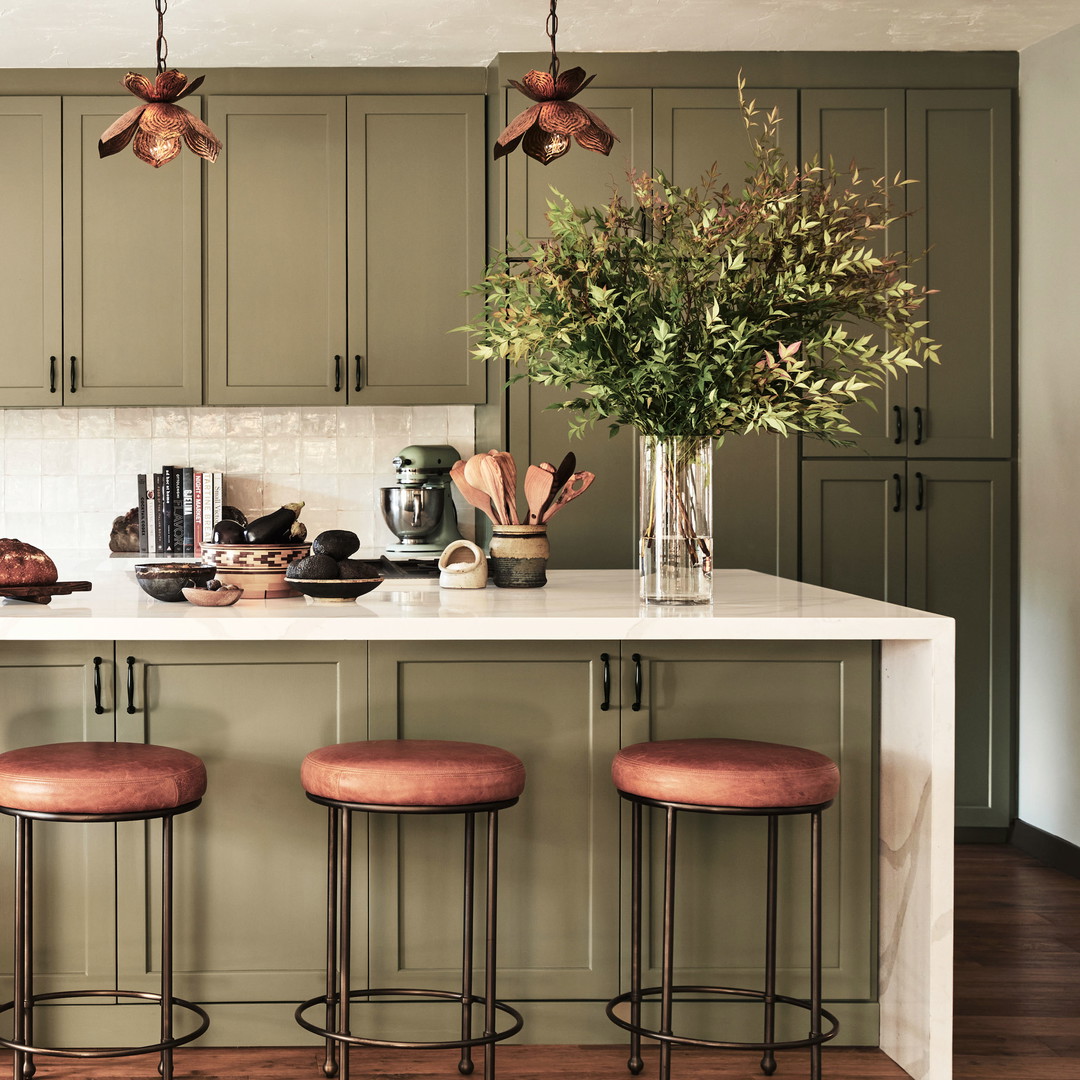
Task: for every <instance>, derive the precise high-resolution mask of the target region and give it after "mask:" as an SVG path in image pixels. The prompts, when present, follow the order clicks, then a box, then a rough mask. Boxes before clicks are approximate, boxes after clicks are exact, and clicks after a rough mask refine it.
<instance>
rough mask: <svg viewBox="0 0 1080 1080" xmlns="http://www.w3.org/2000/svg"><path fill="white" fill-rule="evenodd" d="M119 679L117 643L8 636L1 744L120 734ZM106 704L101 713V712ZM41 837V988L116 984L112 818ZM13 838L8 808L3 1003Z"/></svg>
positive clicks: (3, 819)
mask: <svg viewBox="0 0 1080 1080" xmlns="http://www.w3.org/2000/svg"><path fill="white" fill-rule="evenodd" d="M95 658H96V659H97V661H99V662H95ZM95 673H96V676H97V678H95ZM112 686H113V646H112V642H111V641H109V642H93V641H91V642H85V641H80V642H74V643H69V642H59V641H57V642H26V643H23V642H12V641H5V642H4V646H3V649H2V650H0V699H2V700H3V702H4V708H3V712H2V713H0V750H14V749H17V748H18V747H22V746H35V745H37V744H39V743H59V742H87V741H104V742H112V740H113V691H112ZM95 687H98V688H99V690H98V692H97V693H95ZM99 705H100V708H101V712H97V711H96V709H97V708H98V707H99ZM33 836H34V841H33V843H34V849H33V851H34V922H35V925H36V934H35V948H34V990H35V992H36V993H39V994H41V993H50V992H54V991H62V990H82V989H100V990H105V989H109V988H111V987H114V986H115V985H116V982H115V979H116V974H115V965H114V957H115V941H116V929H115V921H114V918H113V905H114V903H115V884H114V865H115V864H114V847H113V826H112V825H109V824H93V825H80V824H75V823H72V822H48V821H38V822H35V823H34V826H33ZM14 837H15V819H14V818H12V817H9V816H7V815H0V866H2V867H3V889H2V890H0V935H2V936H0V957H2V959H0V972H2V975H0V995H3V1000H5V1001H6V1000H9V999H10V998H11V993H12V979H11V971H12V966H13V965H12V944H11V927H12V925H13V922H12V920H13V913H12V903H13V900H14V895H15V890H14V876H15V871H14V849H15V845H14ZM79 1011H80V1010H71V1009H47V1010H43V1012H44V1013H45V1016H44V1017H43V1018H42V1021H41V1022H39V1024H38V1030H37V1032H36V1034H37V1035H38V1036H40V1037H41V1038H43V1039H50V1038H52V1037H54V1034H55V1032H56V1031H57V1027H56V1025H55V1024H54V1023H53V1020H55V1016H54V1014H57V1013H65V1014H71V1013H73V1012H79ZM6 1030H10V1027H9V1028H7V1029H6ZM67 1030H68V1029H67V1028H63V1031H64V1032H65V1033H66V1032H67ZM61 1037H62V1036H61Z"/></svg>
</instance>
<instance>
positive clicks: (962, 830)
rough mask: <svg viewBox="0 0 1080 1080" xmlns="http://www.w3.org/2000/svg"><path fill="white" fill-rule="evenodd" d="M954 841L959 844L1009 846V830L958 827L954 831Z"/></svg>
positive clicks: (969, 826)
mask: <svg viewBox="0 0 1080 1080" xmlns="http://www.w3.org/2000/svg"><path fill="white" fill-rule="evenodd" d="M953 839H954V840H955V841H956V843H958V844H1007V843H1008V842H1009V830H1008V829H1005V828H990V827H989V826H987V825H957V826H956V828H955V829H954V830H953Z"/></svg>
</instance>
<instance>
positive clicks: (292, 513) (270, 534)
mask: <svg viewBox="0 0 1080 1080" xmlns="http://www.w3.org/2000/svg"><path fill="white" fill-rule="evenodd" d="M303 507H304V504H303V503H302V502H295V503H286V504H285V505H284V506H283V507H281V509H280V510H275V511H274V512H273V513H272V514H265V515H263V517H261V518H256V519H255V520H254V521H249V522H248V527H247V528H246V529H245V530H244V539H245V540H246V541H247V542H248V543H249V544H283V543H285V542H286V541H287V540H288V538H289V529H290V528H292V524H293V522H294V521H296V519H297V517H298V516H299V514H300V511H301V510H302V509H303Z"/></svg>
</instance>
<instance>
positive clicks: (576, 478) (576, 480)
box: [541, 472, 596, 524]
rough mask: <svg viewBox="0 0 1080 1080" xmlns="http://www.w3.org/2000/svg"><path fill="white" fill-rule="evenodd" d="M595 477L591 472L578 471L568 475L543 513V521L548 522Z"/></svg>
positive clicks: (586, 488)
mask: <svg viewBox="0 0 1080 1080" xmlns="http://www.w3.org/2000/svg"><path fill="white" fill-rule="evenodd" d="M595 479H596V477H595V476H594V475H593V474H592V473H591V472H578V473H574V475H573V476H571V477H570V479H569V481H568V482H567V483H566V485H565V487H563V489H562V491H560V492H559V494H558V496H557V497H556V498H555V499H554V501H553V502H552V503H551V505H550V506H549V507H548V508H547V510H546V511H545V513H544V516H543V518H541V521H543V522H544V523H545V524H546V523H547V522H549V521H550V520H551V519H552V518H553V517H554V516H555V515H556V514H557V513H558V512H559V511H560V510H561V509H562V508H563V507H564V506H565V505H566V504H567V503H568V502H573V501H574V499H576V498H577V497H578V496H579V495H581V494H583V493H584V492H585V491H586V490H588V487H589V485H590V484H591V483H592V482H593V481H594V480H595Z"/></svg>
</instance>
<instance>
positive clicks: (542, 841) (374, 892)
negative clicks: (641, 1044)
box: [368, 642, 619, 1042]
mask: <svg viewBox="0 0 1080 1080" xmlns="http://www.w3.org/2000/svg"><path fill="white" fill-rule="evenodd" d="M370 649H371V652H370V660H371V670H370V686H371V700H370V731H371V737H372V738H390V739H393V738H424V739H432V738H435V739H439V738H448V739H461V740H465V741H469V742H483V743H489V744H493V745H496V746H501V747H503V748H504V749H506V750H510V751H511V752H513V753H515V754H517V755H518V756H519V757H520V758H521V759H522V760H523V761H524V763H525V767H526V770H527V773H528V778H527V781H526V786H525V793H524V795H523V796H522V798H521V801H520V802H519V803H518V804H517V805H516V806H514V807H511V808H510V809H508V810H505V811H503V812H502V813H501V814H500V826H499V836H500V840H499V843H500V848H499V867H500V889H499V988H498V989H499V996H500V997H502V998H505V999H507V1000H511V1001H529V1000H533V1001H544V1000H548V1001H550V1000H552V999H556V1000H563V1001H566V1000H567V999H581V998H588V999H593V1000H602V999H606V998H607V997H610V996H612V995H614V993H615V989H614V988H615V985H616V982H617V979H618V934H617V928H618V919H619V871H618V866H619V808H618V801H617V799H616V797H615V793H614V790H613V789H612V787H611V780H610V766H611V758H612V756H613V755H614V753H615V751H616V750H617V749H618V745H619V712H618V708H617V702H611V700H610V698H609V702H610V703H611V704H612V707H611V708H609V709H607V710H604V709H602V708H601V705H602V703H603V701H604V662H603V660H602V659H601V657H602V656H603V655H605V654H606V655H607V656H608V658H609V661H608V663H609V668H608V670H609V672H610V673H611V677H612V679H613V680H615V679H617V670H616V668H617V662H618V647H617V645H613V644H612V643H600V642H564V643H552V642H533V643H517V642H508V643H503V644H494V643H479V642H474V643H470V644H468V645H465V644H462V645H457V644H454V643H404V642H398V643H392V644H386V643H372V644H371V646H370ZM611 665H615V666H614V667H613V666H611ZM615 692H616V693H617V689H616V690H615ZM463 828H464V826H463V819H462V818H461V817H459V816H450V817H422V818H408V819H404V818H403V819H400V820H399V819H396V818H394V817H377V816H373V817H372V819H371V821H370V824H369V829H370V838H371V847H370V853H369V879H368V880H369V887H370V890H371V905H370V910H371V931H370V945H369V948H370V956H371V969H370V977H371V983H372V985H375V986H430V987H436V988H445V989H449V988H452V986H453V985H454V980H455V979H456V978H459V975H458V974H457V973H458V972H459V971H460V940H461V867H462V854H461V851H462V834H463ZM479 849H480V850H481V851H482V849H483V844H482V843H481V844H480V845H479ZM481 880H482V878H481ZM479 911H480V915H479V916H478V917H479V918H482V911H483V904H482V902H481V904H480V907H479ZM478 925H482V923H478ZM481 948H482V946H479V947H478V956H479V950H480V949H481ZM576 1008H577V1009H578V1011H580V1006H578V1007H576ZM532 1011H533V1010H532V1007H530V1014H531V1013H532ZM564 1011H565V1010H564ZM602 1011H603V1010H602V1009H601V1010H599V1011H598V1015H599V1016H602ZM543 1013H544V1007H543V1006H540V1007H539V1008H538V1009H537V1014H538V1016H539V1017H541V1018H542V1016H543ZM571 1014H572V1010H571V1011H570V1012H567V1018H568V1022H572V1023H573V1024H575V1025H578V1026H580V1024H581V1023H583V1022H584V1021H579V1020H573V1021H570V1020H569V1018H570V1017H571ZM444 1020H445V1017H444ZM538 1022H539V1023H540V1024H541V1025H542V1024H543V1020H542V1019H539V1020H538ZM591 1029H592V1030H595V1031H599V1030H602V1029H603V1023H602V1022H600V1021H598V1022H597V1023H595V1024H592V1026H591ZM538 1030H540V1028H538V1027H537V1026H536V1025H535V1024H533V1022H532V1020H530V1023H529V1033H528V1040H529V1041H531V1042H532V1041H541V1042H542V1041H547V1040H545V1039H543V1038H541V1039H537V1032H538ZM569 1030H575V1028H574V1027H571V1028H570V1029H569ZM552 1034H554V1032H552ZM415 1037H418V1038H419V1037H422V1036H415Z"/></svg>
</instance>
